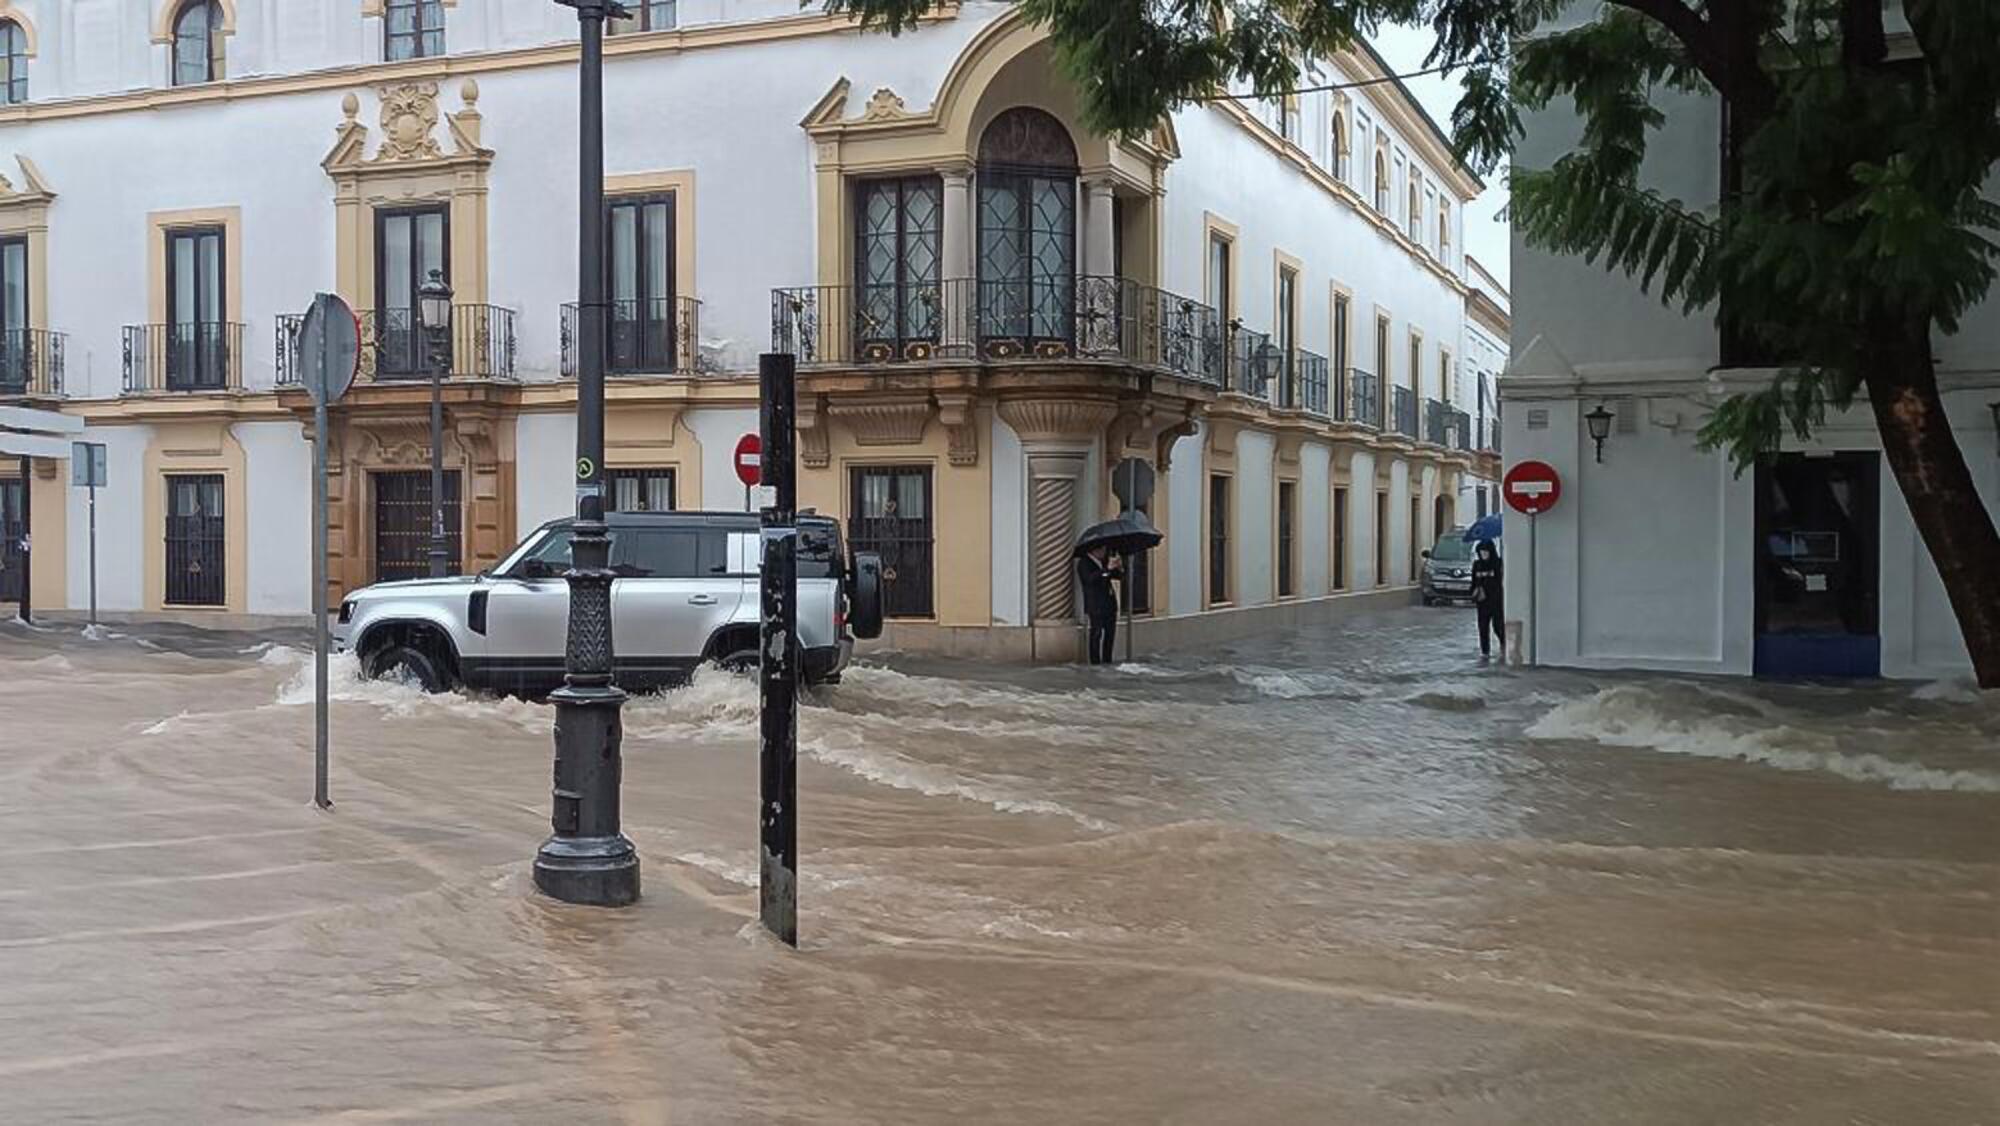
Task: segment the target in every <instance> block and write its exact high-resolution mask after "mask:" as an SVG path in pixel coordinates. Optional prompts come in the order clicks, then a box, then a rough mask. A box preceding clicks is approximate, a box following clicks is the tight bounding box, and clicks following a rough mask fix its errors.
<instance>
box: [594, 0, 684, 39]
mask: <svg viewBox="0 0 2000 1126" xmlns="http://www.w3.org/2000/svg"><path fill="white" fill-rule="evenodd" d="M625 7H627V8H629V9H630V10H631V12H632V14H631V15H629V16H627V17H625V18H624V19H622V20H605V21H604V34H606V35H620V34H623V33H625V32H628V31H665V30H666V29H668V28H670V27H673V26H675V25H676V23H677V21H678V19H679V15H680V4H679V2H678V0H626V3H625Z"/></svg>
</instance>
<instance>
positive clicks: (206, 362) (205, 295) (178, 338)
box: [166, 227, 229, 391]
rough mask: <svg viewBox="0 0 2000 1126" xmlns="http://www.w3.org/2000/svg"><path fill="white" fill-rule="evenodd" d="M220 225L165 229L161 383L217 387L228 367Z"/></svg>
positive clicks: (182, 387) (179, 386)
mask: <svg viewBox="0 0 2000 1126" xmlns="http://www.w3.org/2000/svg"><path fill="white" fill-rule="evenodd" d="M226 298H227V294H226V293H225V292H224V281H223V246H222V228H221V227H188V228H184V229H177V230H171V231H168V232H167V326H166V333H167V386H168V387H169V388H171V389H173V390H177V391H186V390H198V389H202V388H215V387H221V386H223V385H224V384H225V383H226V382H227V378H226V376H227V374H228V371H229V354H228V346H229V334H228V331H227V328H226V326H225V324H224V317H225V314H224V310H225V309H226V308H228V305H227V301H226Z"/></svg>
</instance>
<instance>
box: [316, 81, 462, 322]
mask: <svg viewBox="0 0 2000 1126" xmlns="http://www.w3.org/2000/svg"><path fill="white" fill-rule="evenodd" d="M375 93H376V97H377V100H378V103H379V106H380V121H381V130H382V137H381V140H380V141H379V143H377V144H376V145H375V148H374V151H373V153H372V154H371V153H370V152H369V145H368V133H369V129H368V127H367V126H365V125H363V124H361V122H360V120H359V117H360V113H361V99H360V98H359V97H358V96H356V95H355V94H353V93H351V92H350V93H349V94H347V95H346V96H345V97H344V98H342V99H341V112H342V114H343V115H344V117H345V120H344V121H343V122H342V123H341V125H340V126H339V127H338V137H337V139H336V140H335V141H334V144H333V148H332V149H331V150H330V151H329V152H328V153H327V154H326V158H325V159H324V160H322V161H321V162H320V166H321V167H322V168H324V169H325V170H326V174H327V176H328V177H330V178H331V179H332V180H333V183H334V200H333V207H334V239H335V254H334V262H335V267H334V288H335V290H336V291H337V292H339V294H340V295H341V296H342V297H344V298H346V299H347V300H348V301H349V302H350V303H352V304H353V305H354V307H355V308H356V309H363V310H366V309H373V308H375V305H376V294H375V221H374V212H375V209H376V208H377V207H398V206H409V205H412V204H420V203H434V202H435V203H443V204H445V205H447V206H448V207H449V208H450V212H451V285H452V290H453V297H452V299H453V301H454V302H456V303H458V304H461V305H483V304H486V303H487V300H488V298H487V294H488V289H487V284H488V283H487V261H488V249H487V247H488V244H487V224H486V211H487V179H488V173H489V171H490V170H491V168H492V165H493V150H492V149H489V148H486V147H484V146H483V145H482V144H481V143H480V133H481V125H482V118H481V117H480V113H479V84H478V83H477V82H476V81H474V80H472V79H470V78H468V79H466V80H465V81H464V82H463V83H462V84H461V85H460V87H459V98H460V101H461V103H462V105H463V108H462V109H461V110H460V111H459V112H457V113H444V112H442V111H441V110H440V109H439V107H438V84H437V83H436V82H401V83H394V84H391V85H387V86H381V87H378V88H377V89H376V91H375ZM440 121H442V123H443V124H444V126H445V128H446V133H447V135H448V136H449V138H450V145H451V147H450V149H449V150H447V149H446V148H445V147H444V146H443V145H440V144H439V142H438V138H437V136H436V131H437V127H438V125H439V123H440Z"/></svg>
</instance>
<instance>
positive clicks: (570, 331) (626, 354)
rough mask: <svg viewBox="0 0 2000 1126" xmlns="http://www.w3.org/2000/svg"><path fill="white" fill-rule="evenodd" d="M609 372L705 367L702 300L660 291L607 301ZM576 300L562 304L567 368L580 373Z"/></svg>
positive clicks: (566, 372)
mask: <svg viewBox="0 0 2000 1126" xmlns="http://www.w3.org/2000/svg"><path fill="white" fill-rule="evenodd" d="M608 306H609V312H610V314H611V323H610V324H609V325H608V326H606V327H607V329H608V331H607V332H606V334H605V338H604V339H605V355H604V371H605V374H607V375H674V374H677V373H678V374H688V375H692V374H694V373H696V372H697V371H699V370H700V366H701V350H700V340H701V335H700V327H701V302H699V301H697V300H695V299H694V298H692V297H660V298H653V299H650V300H646V301H612V302H609V303H608ZM577 329H578V326H577V303H576V302H574V301H572V302H570V303H569V304H566V305H564V306H563V307H562V374H563V378H564V379H574V378H575V377H576V345H577V338H578V331H577Z"/></svg>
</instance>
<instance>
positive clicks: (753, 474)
mask: <svg viewBox="0 0 2000 1126" xmlns="http://www.w3.org/2000/svg"><path fill="white" fill-rule="evenodd" d="M763 476H764V440H763V439H762V438H759V437H758V436H757V435H755V434H745V435H743V436H742V437H741V438H738V439H737V440H736V479H737V480H739V481H741V482H743V483H744V484H746V485H754V484H756V483H757V482H758V481H759V480H761V479H762V478H763Z"/></svg>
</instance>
